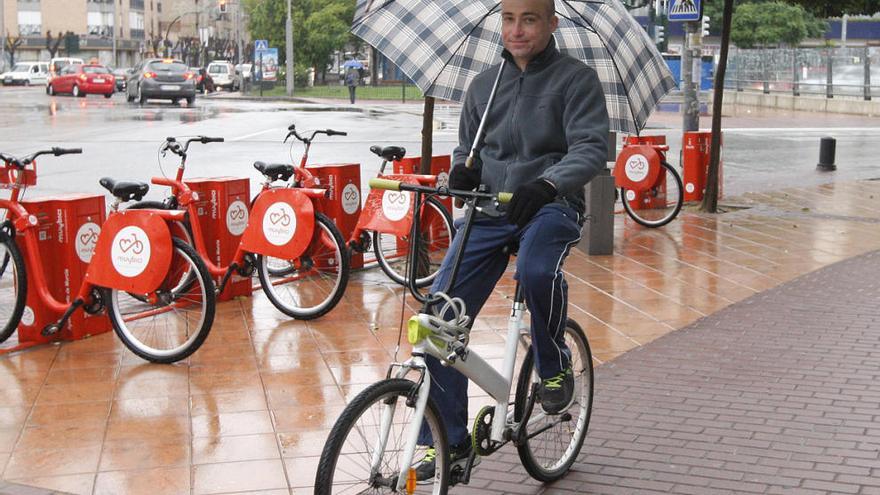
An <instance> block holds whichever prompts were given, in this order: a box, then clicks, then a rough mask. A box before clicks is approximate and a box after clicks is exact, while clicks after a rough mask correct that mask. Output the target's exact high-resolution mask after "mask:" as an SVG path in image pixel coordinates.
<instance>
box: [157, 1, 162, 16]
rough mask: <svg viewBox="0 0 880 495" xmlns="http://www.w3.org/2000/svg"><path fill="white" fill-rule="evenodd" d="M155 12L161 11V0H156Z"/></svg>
mask: <svg viewBox="0 0 880 495" xmlns="http://www.w3.org/2000/svg"><path fill="white" fill-rule="evenodd" d="M156 12H158V13H160V14H161V13H162V2H156Z"/></svg>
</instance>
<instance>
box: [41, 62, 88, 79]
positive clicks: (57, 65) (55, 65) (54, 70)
mask: <svg viewBox="0 0 880 495" xmlns="http://www.w3.org/2000/svg"><path fill="white" fill-rule="evenodd" d="M84 63H85V62H83V59H81V58H72V57H55V58H53V59H52V60H50V61H49V80H50V81H51V80H52V78H53V77H55V76H57V75H58V74H59V73H60V72H61V69H63V68H65V67H67V66H68V65H83V64H84Z"/></svg>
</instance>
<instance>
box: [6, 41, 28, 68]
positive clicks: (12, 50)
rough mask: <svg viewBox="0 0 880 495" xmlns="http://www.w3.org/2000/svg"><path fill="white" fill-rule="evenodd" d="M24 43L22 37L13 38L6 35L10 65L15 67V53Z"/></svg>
mask: <svg viewBox="0 0 880 495" xmlns="http://www.w3.org/2000/svg"><path fill="white" fill-rule="evenodd" d="M22 43H24V40H22V39H21V36H16V37H15V38H13V37H12V35H11V34H7V35H6V51H7V52H9V65H15V51H16V50H18V47H19V46H21V44H22Z"/></svg>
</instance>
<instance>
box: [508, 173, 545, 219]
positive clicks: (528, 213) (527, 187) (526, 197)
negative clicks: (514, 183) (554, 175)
mask: <svg viewBox="0 0 880 495" xmlns="http://www.w3.org/2000/svg"><path fill="white" fill-rule="evenodd" d="M554 199H556V188H555V187H553V184H551V183H549V182H547V181H546V180H544V179H538V180H536V181H533V182H529V183H528V184H523V185H521V186H519V187H517V188H516V191H514V192H513V197H512V198H511V199H510V204H509V205H507V221H508V222H510V223H514V224H516V225H517V226H518V227H519V228H523V227H525V226H526V224H527V223H529V220H531V219H532V217H533V216H535V213H538V210H540V209H541V208H542V207H543V206H544V205H546V204H547V203H549V202H551V201H553V200H554Z"/></svg>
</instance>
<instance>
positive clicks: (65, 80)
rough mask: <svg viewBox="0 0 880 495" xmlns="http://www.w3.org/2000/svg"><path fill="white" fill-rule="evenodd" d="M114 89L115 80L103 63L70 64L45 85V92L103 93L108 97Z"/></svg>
mask: <svg viewBox="0 0 880 495" xmlns="http://www.w3.org/2000/svg"><path fill="white" fill-rule="evenodd" d="M115 91H116V80H115V78H114V77H113V74H111V73H110V69H108V68H106V67H104V66H103V65H97V64H94V65H92V64H89V65H80V64H70V65H68V66H66V67H64V68H63V69H61V72H59V73H58V74H57V75H56V76H55V77H53V78H52V80H51V81H49V84H47V85H46V94H48V95H56V94H59V93H69V94H71V95H73V96H78V97H85V96H86V95H104V98H110V97H111V96H113V93H114V92H115Z"/></svg>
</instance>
